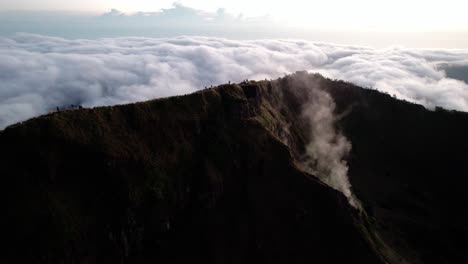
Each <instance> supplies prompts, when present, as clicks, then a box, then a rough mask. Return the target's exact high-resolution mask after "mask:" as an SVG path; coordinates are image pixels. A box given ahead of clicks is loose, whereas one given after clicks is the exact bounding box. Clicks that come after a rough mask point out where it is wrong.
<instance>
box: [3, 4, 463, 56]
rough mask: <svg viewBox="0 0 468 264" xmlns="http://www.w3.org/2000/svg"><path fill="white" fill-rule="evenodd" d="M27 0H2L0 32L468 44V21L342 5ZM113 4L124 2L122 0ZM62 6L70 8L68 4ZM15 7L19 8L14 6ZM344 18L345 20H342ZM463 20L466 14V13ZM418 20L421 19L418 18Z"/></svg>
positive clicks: (429, 45)
mask: <svg viewBox="0 0 468 264" xmlns="http://www.w3.org/2000/svg"><path fill="white" fill-rule="evenodd" d="M21 2H27V1H26V0H23V1H19V2H15V3H14V4H10V5H8V6H6V5H5V4H3V5H1V4H0V36H7V37H8V36H12V35H14V34H15V33H18V32H23V33H32V34H39V35H47V36H56V37H62V38H68V39H97V38H108V37H156V38H160V37H177V36H211V37H223V38H229V39H236V40H253V39H303V40H309V41H315V42H329V43H337V44H345V45H360V46H370V47H375V48H384V47H389V46H403V47H409V48H448V49H464V48H468V26H457V27H453V26H451V24H450V23H442V22H441V23H440V24H437V23H432V24H433V25H432V26H431V25H427V26H421V25H419V24H421V22H419V23H417V24H418V25H416V26H411V25H412V24H413V23H410V22H408V26H407V27H402V26H401V25H400V26H391V23H390V22H391V21H388V19H389V18H388V17H386V18H382V19H380V20H375V19H374V20H372V17H373V16H369V18H368V19H369V20H366V18H360V19H357V18H356V17H355V16H356V15H355V16H350V15H344V14H342V11H340V12H337V11H336V10H329V11H324V13H326V14H328V16H330V17H331V18H334V19H335V20H338V21H334V20H333V19H331V18H329V19H325V18H321V19H323V20H324V21H323V22H321V21H317V19H318V18H317V19H309V21H307V20H305V21H304V19H303V18H300V17H301V16H299V18H297V19H295V18H294V16H287V15H282V16H281V15H277V14H275V12H273V11H274V10H273V11H271V12H270V13H262V12H257V13H255V12H250V13H249V12H247V13H248V14H245V13H244V12H240V11H238V10H236V9H227V8H222V7H219V8H218V7H216V6H215V5H212V6H210V5H208V6H205V9H198V8H195V7H192V6H197V5H196V2H194V4H193V5H185V4H183V3H180V2H178V3H173V4H167V5H163V4H161V8H159V9H150V10H145V9H144V8H143V6H142V7H141V8H143V9H142V10H139V11H135V10H138V9H136V7H135V10H132V11H128V10H131V9H130V8H127V10H120V9H117V8H108V9H107V11H99V10H94V11H90V10H83V9H86V4H83V5H82V7H81V9H76V10H72V9H70V10H68V11H59V10H56V9H51V10H49V11H44V10H45V9H46V8H50V6H47V5H45V4H44V5H42V8H43V9H42V10H41V9H35V8H34V7H35V5H32V6H31V5H29V9H25V8H23V10H21V8H19V7H21V6H20V5H19V3H21ZM37 2H44V3H45V2H51V1H50V0H42V1H37ZM260 2H261V1H260ZM293 2H294V1H293ZM112 4H115V5H116V6H119V5H118V4H117V3H112ZM57 6H58V7H61V6H62V8H64V7H63V5H57ZM228 6H229V5H228ZM356 6H357V7H359V5H356ZM8 7H10V8H8ZM210 7H211V8H210ZM231 7H232V6H231ZM338 7H339V6H337V9H338ZM70 8H72V6H70ZM102 8H104V6H103V7H102ZM297 8H298V7H296V8H294V10H295V9H297ZM14 9H16V11H13V10H14ZM351 12H353V9H350V10H348V13H351ZM368 12H373V9H369V10H368ZM315 13H317V11H311V16H315V15H316V14H315ZM321 16H323V15H321ZM340 17H341V19H337V18H340ZM400 19H401V18H400V17H399V16H398V15H396V14H395V19H394V21H395V24H396V25H399V24H400V22H398V21H400ZM347 20H348V21H347ZM461 20H466V19H465V18H464V17H463V18H461ZM353 21H355V22H353ZM415 21H418V19H416V18H415ZM466 25H468V21H467V23H466Z"/></svg>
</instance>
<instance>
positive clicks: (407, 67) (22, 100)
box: [0, 34, 468, 128]
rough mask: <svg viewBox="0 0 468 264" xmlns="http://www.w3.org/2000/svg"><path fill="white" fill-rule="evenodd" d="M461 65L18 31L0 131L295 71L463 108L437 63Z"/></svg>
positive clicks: (446, 59)
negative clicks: (49, 115) (61, 109)
mask: <svg viewBox="0 0 468 264" xmlns="http://www.w3.org/2000/svg"><path fill="white" fill-rule="evenodd" d="M467 62H468V50H435V49H433V50H427V49H426V50H422V49H420V50H418V49H404V48H399V47H395V48H389V49H372V48H365V47H353V46H343V45H334V44H326V43H313V42H308V41H295V40H254V41H234V40H228V39H221V38H211V37H178V38H159V39H155V38H108V39H98V40H68V39H62V38H55V37H45V36H39V35H30V34H17V35H15V36H13V37H10V38H0V128H4V127H5V126H7V125H9V124H12V123H14V122H18V121H21V120H24V119H27V118H30V117H32V116H34V115H38V114H43V113H46V112H47V111H48V110H49V109H50V108H54V107H56V106H63V105H69V104H83V105H84V106H88V107H91V106H98V105H111V104H120V103H129V102H135V101H141V100H146V99H151V98H156V97H165V96H170V95H177V94H185V93H190V92H193V91H196V90H198V89H201V88H203V87H205V86H210V85H217V84H221V83H226V82H228V81H229V80H230V81H234V82H239V81H242V80H244V79H264V78H276V77H280V76H283V75H284V74H285V73H291V72H295V71H296V70H303V69H305V70H309V71H318V72H321V73H322V74H324V75H325V76H328V77H330V78H336V79H344V80H347V81H351V82H353V83H356V84H358V85H362V86H366V87H374V88H377V89H379V90H382V91H386V92H388V93H390V94H395V95H397V96H398V97H400V98H403V99H407V100H410V101H414V102H418V103H422V104H424V105H426V106H428V107H433V106H436V105H437V106H443V107H446V108H450V109H457V110H463V111H468V85H467V84H466V83H464V82H462V81H457V80H454V79H450V78H447V77H446V75H445V73H444V71H443V70H442V69H440V67H438V65H440V64H441V63H446V64H449V65H451V64H454V65H467Z"/></svg>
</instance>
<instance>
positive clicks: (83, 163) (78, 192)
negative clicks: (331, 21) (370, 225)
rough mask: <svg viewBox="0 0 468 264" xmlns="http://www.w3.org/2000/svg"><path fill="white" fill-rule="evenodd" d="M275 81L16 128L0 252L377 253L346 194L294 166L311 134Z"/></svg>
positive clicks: (247, 256) (121, 256) (13, 257)
mask: <svg viewBox="0 0 468 264" xmlns="http://www.w3.org/2000/svg"><path fill="white" fill-rule="evenodd" d="M280 88H281V87H280V85H279V83H269V82H259V83H254V82H252V83H244V84H242V85H226V86H221V87H218V88H216V89H211V90H205V91H202V92H198V93H195V94H192V95H188V96H181V97H173V98H168V99H163V100H154V101H149V102H144V103H137V104H131V105H123V106H115V107H101V108H95V109H83V110H76V111H68V112H62V113H56V114H53V115H47V116H43V117H40V118H36V119H33V120H30V121H28V122H25V123H23V124H21V125H17V126H13V127H10V128H7V129H6V130H5V131H3V132H1V134H0V146H1V150H0V153H1V154H0V155H1V156H0V163H1V164H0V174H1V175H2V176H1V178H2V185H1V186H2V187H1V188H2V190H1V195H2V197H1V201H2V208H4V214H3V215H4V217H2V219H1V222H2V223H1V229H2V230H1V232H2V234H3V235H2V240H3V242H5V243H2V244H3V245H6V247H5V248H4V249H5V251H4V254H2V256H0V258H1V259H2V262H4V263H150V262H151V263H153V262H158V263H187V262H191V263H253V262H255V263H310V262H315V263H343V262H352V263H379V262H380V257H379V256H378V254H377V253H376V251H375V249H374V247H373V246H371V245H370V244H369V242H368V241H367V239H366V238H365V237H364V236H363V233H362V223H360V222H359V221H360V220H359V217H358V212H357V211H356V210H355V209H353V208H352V207H350V206H349V204H348V202H347V199H346V198H345V197H344V196H343V195H342V194H341V193H340V192H338V191H335V190H334V189H332V188H329V187H328V186H326V185H324V184H322V183H321V182H320V181H319V180H318V179H317V178H315V177H314V176H312V175H309V174H307V173H305V172H304V171H302V170H300V169H298V163H297V161H296V159H295V158H294V154H293V155H292V154H291V153H293V152H297V153H299V152H300V151H301V150H300V148H299V147H294V144H297V145H299V144H300V142H301V141H303V140H304V139H302V137H303V136H302V133H299V131H300V130H299V127H300V126H299V125H298V126H297V127H296V126H294V125H291V124H293V123H294V122H296V121H297V120H299V119H297V118H294V113H295V111H296V110H297V109H296V110H294V109H292V108H291V109H292V110H291V109H289V108H288V107H287V105H286V106H285V105H284V104H280V102H281V101H282V100H284V99H283V98H282V96H283V95H280V94H279V93H278V91H277V90H276V89H280ZM291 103H295V102H294V101H291ZM280 105H281V107H280ZM281 111H282V113H281ZM289 118H290V120H292V121H287V120H286V119H289ZM286 122H287V123H288V124H289V126H290V129H289V130H288V131H289V132H286V130H284V124H286ZM297 122H298V121H297ZM294 131H296V132H297V133H295V132H294ZM281 137H283V138H285V139H288V140H287V141H289V142H291V146H290V147H288V145H286V144H284V143H283V142H286V141H282V140H281Z"/></svg>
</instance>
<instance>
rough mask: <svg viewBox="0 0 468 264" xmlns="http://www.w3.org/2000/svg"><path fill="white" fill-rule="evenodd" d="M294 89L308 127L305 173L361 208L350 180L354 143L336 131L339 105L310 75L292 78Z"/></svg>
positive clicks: (291, 86)
mask: <svg viewBox="0 0 468 264" xmlns="http://www.w3.org/2000/svg"><path fill="white" fill-rule="evenodd" d="M288 81H289V82H288V83H289V86H290V88H291V89H292V90H293V92H294V93H295V96H296V97H297V98H298V99H299V101H300V102H301V105H302V111H301V115H302V119H303V120H304V121H305V123H306V124H307V130H308V132H309V135H307V136H308V137H309V139H308V140H309V141H308V143H307V145H306V147H305V155H304V157H302V159H301V160H302V166H303V169H304V170H306V171H307V172H308V173H310V174H312V175H315V176H317V177H318V178H319V179H320V180H321V181H322V182H324V183H325V184H327V185H328V186H330V187H332V188H334V189H336V190H338V191H340V192H342V193H343V194H344V195H345V196H346V197H347V198H348V200H349V202H350V204H351V205H353V206H355V207H358V206H359V205H358V202H357V200H356V199H355V197H354V195H353V193H352V189H351V184H350V182H349V179H348V165H347V162H346V158H347V156H348V154H349V152H350V151H351V143H350V142H349V141H348V140H347V138H346V137H345V136H344V135H343V134H342V133H341V132H340V131H339V130H338V129H337V128H336V122H337V116H336V114H335V102H334V100H333V98H332V97H331V96H330V94H329V93H328V92H326V91H324V90H322V89H321V88H320V84H318V83H317V82H316V81H315V80H314V79H312V78H310V76H308V75H307V74H304V73H297V74H295V75H292V76H288Z"/></svg>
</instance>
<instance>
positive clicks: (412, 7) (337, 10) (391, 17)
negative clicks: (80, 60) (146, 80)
mask: <svg viewBox="0 0 468 264" xmlns="http://www.w3.org/2000/svg"><path fill="white" fill-rule="evenodd" d="M178 3H180V4H182V5H184V6H189V7H192V8H194V9H198V10H203V11H207V12H215V11H216V10H218V9H219V8H224V9H226V10H229V12H232V13H233V14H243V15H244V16H247V17H256V16H257V17H258V16H266V15H268V16H271V17H273V18H274V19H278V20H281V21H286V22H287V23H290V24H291V25H296V26H307V27H313V28H321V29H329V28H335V29H336V28H339V29H344V28H345V29H355V30H378V31H398V32H401V31H405V32H406V31H459V30H465V31H467V30H468V18H467V16H466V13H465V11H466V10H467V7H468V3H467V2H466V1H463V0H445V1H440V0H424V1H423V0H412V1H408V0H393V1H381V0H353V1H349V0H327V1H323V0H322V1H303V0H289V1H267V0H236V1H232V0H231V1H227V0H218V1H212V0H190V1H185V0H182V1H178ZM172 5H173V0H159V1H153V0H132V1H122V0H80V1H76V0H75V1H62V0H14V1H12V0H2V1H1V3H0V10H29V11H31V10H35V11H48V10H49V11H50V10H56V11H57V10H58V11H75V12H77V11H88V12H101V13H102V12H106V11H108V10H111V9H118V10H121V11H123V12H139V11H141V12H156V11H160V10H161V9H163V8H170V7H171V6H172Z"/></svg>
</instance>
